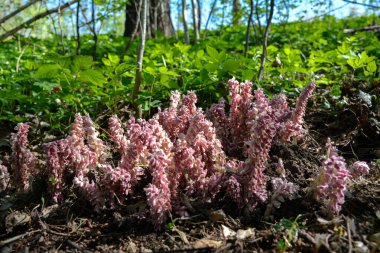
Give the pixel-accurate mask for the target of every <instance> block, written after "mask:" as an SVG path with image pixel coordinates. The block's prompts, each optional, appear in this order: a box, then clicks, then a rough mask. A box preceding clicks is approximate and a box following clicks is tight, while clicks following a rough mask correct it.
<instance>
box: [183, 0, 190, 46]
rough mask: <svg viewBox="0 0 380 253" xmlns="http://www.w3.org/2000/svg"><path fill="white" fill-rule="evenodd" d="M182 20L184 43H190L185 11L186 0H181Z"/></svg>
mask: <svg viewBox="0 0 380 253" xmlns="http://www.w3.org/2000/svg"><path fill="white" fill-rule="evenodd" d="M182 20H183V31H184V33H185V34H184V36H185V44H190V37H189V28H188V26H187V13H186V0H182Z"/></svg>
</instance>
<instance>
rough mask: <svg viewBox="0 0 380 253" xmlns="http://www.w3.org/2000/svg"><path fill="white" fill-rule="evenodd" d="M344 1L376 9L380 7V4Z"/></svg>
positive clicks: (344, 0)
mask: <svg viewBox="0 0 380 253" xmlns="http://www.w3.org/2000/svg"><path fill="white" fill-rule="evenodd" d="M343 2H346V3H350V4H357V5H361V6H366V7H370V8H374V9H380V6H377V5H372V4H366V3H359V2H356V1H349V0H343Z"/></svg>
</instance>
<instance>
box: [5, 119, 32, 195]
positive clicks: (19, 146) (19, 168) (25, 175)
mask: <svg viewBox="0 0 380 253" xmlns="http://www.w3.org/2000/svg"><path fill="white" fill-rule="evenodd" d="M15 130H16V131H17V133H16V134H12V135H11V145H12V158H11V159H12V162H11V168H12V171H11V172H12V174H13V177H14V178H15V182H18V183H20V184H21V185H22V187H21V188H22V190H24V191H26V190H28V189H29V177H30V176H31V175H33V174H34V173H35V172H36V171H35V167H36V162H37V158H36V156H35V154H34V153H32V151H30V149H28V144H29V142H28V132H29V125H28V124H27V123H20V124H18V125H17V126H16V128H15Z"/></svg>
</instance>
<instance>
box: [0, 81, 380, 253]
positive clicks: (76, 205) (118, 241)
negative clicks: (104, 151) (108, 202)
mask: <svg viewBox="0 0 380 253" xmlns="http://www.w3.org/2000/svg"><path fill="white" fill-rule="evenodd" d="M379 89H380V88H379V87H375V88H374V89H371V90H367V91H366V92H368V93H370V94H374V93H375V94H377V96H378V97H379V93H380V92H379ZM343 93H344V94H343V95H346V98H347V97H348V99H346V100H344V101H343V102H344V103H343V105H341V106H339V103H341V102H342V100H341V101H340V102H339V103H337V101H336V100H335V99H333V98H332V97H329V96H328V95H326V93H325V92H324V91H323V90H321V89H319V91H318V93H317V94H316V95H315V96H314V97H313V102H314V105H313V106H311V107H309V108H308V109H307V115H306V116H305V124H304V127H305V128H306V129H307V130H308V134H307V135H306V136H305V138H304V139H303V140H302V141H300V142H299V143H297V144H291V145H279V144H278V145H275V146H274V147H273V148H272V150H271V158H270V160H269V163H268V166H267V170H266V174H267V175H275V174H276V171H275V170H276V164H277V161H278V158H281V159H282V160H283V161H284V167H285V170H286V176H287V178H288V180H289V181H291V182H293V183H295V184H297V185H299V186H300V188H301V189H302V190H301V191H300V192H299V193H298V196H297V198H295V199H293V200H290V201H285V202H284V203H283V204H282V205H281V207H280V208H278V209H275V210H273V212H272V213H271V214H270V215H267V216H264V213H265V210H266V205H260V206H258V207H257V208H256V209H255V211H254V212H253V213H250V214H248V215H247V214H244V211H243V210H241V209H239V208H237V206H236V205H235V204H234V203H231V202H229V201H227V200H225V199H224V198H223V196H218V198H219V199H220V201H218V202H217V204H215V203H213V204H211V203H197V202H193V201H192V200H191V199H190V200H189V210H190V211H189V214H190V215H189V217H186V218H176V217H173V219H172V221H171V222H170V223H168V225H167V226H166V228H165V229H164V230H163V231H161V232H156V231H155V230H154V229H153V226H152V225H151V223H150V221H149V220H148V219H145V218H144V217H145V213H146V210H147V209H146V205H147V204H146V202H145V197H144V194H143V191H142V189H141V192H140V193H141V194H140V195H139V194H135V195H134V197H133V198H131V199H129V200H128V201H127V203H126V204H125V205H123V206H121V207H118V208H117V209H115V210H108V211H103V212H102V213H100V214H99V213H95V212H94V211H93V209H92V208H91V206H89V205H88V204H86V203H84V202H82V201H80V199H78V198H76V196H73V197H72V198H70V199H69V200H66V201H65V202H64V203H62V204H61V205H59V206H58V205H50V206H47V205H45V203H44V202H43V201H42V202H41V195H39V196H36V195H35V194H34V195H33V194H32V193H31V194H27V195H20V194H15V193H14V192H12V189H10V190H9V191H6V192H3V193H1V196H0V222H1V223H0V252H2V253H3V252H4V253H5V252H379V250H380V166H379V164H378V163H376V160H378V159H379V158H380V138H379V137H380V136H379V135H380V123H379V120H380V107H379V103H377V104H376V103H375V104H373V103H372V104H370V103H371V101H370V100H369V101H368V100H366V97H365V96H364V95H363V94H362V93H363V92H362V93H360V90H359V89H356V88H352V87H349V89H347V90H346V91H343ZM364 94H367V93H364ZM322 104H323V105H324V106H321V105H322ZM329 105H331V106H329ZM331 108H334V109H331ZM328 136H329V137H331V138H332V141H333V142H334V143H335V145H336V146H337V147H338V149H339V151H340V154H341V155H342V156H344V157H345V159H346V161H347V162H348V163H350V161H353V160H355V161H356V160H363V161H367V162H368V163H369V165H370V167H371V170H370V173H369V174H368V175H365V176H364V177H361V178H359V179H357V180H353V181H351V182H350V183H349V187H348V189H347V192H346V196H345V198H346V201H345V203H344V204H343V206H342V210H341V212H340V214H339V216H336V217H329V216H327V215H326V214H325V213H324V212H323V210H322V207H321V204H320V203H318V202H316V201H315V200H313V198H312V196H311V194H310V191H309V190H308V187H309V186H310V184H311V182H312V181H313V179H314V178H315V177H316V175H317V173H318V171H319V169H320V166H321V163H322V161H323V157H324V155H325V152H326V151H325V143H326V139H327V137H328ZM135 193H138V190H136V192H135ZM264 217H265V218H264Z"/></svg>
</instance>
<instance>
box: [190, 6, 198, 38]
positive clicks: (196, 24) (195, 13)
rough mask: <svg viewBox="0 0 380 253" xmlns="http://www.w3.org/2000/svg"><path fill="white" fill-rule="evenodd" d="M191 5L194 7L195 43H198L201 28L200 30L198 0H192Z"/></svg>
mask: <svg viewBox="0 0 380 253" xmlns="http://www.w3.org/2000/svg"><path fill="white" fill-rule="evenodd" d="M191 5H192V9H193V27H194V44H197V43H198V40H199V30H198V11H197V9H198V8H197V2H196V0H191Z"/></svg>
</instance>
